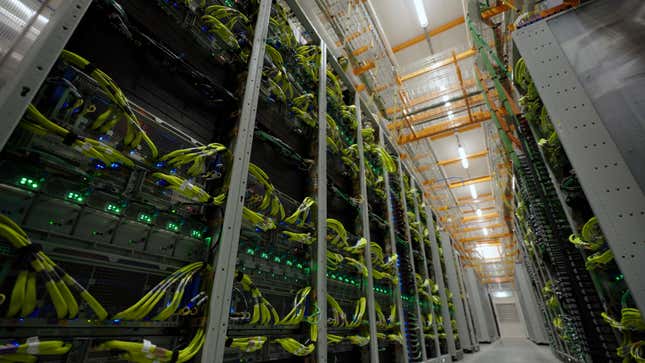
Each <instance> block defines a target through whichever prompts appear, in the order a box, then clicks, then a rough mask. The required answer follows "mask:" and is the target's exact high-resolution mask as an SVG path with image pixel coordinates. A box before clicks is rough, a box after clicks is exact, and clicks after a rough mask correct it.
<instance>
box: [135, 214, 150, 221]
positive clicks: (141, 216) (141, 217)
mask: <svg viewBox="0 0 645 363" xmlns="http://www.w3.org/2000/svg"><path fill="white" fill-rule="evenodd" d="M137 219H138V220H139V221H140V222H143V223H152V217H151V216H150V215H149V214H145V213H139V217H137Z"/></svg>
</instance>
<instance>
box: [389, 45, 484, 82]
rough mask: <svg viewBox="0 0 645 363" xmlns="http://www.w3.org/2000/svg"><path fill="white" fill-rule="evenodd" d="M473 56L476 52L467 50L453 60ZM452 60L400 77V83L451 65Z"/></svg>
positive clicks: (445, 60) (441, 61) (436, 63)
mask: <svg viewBox="0 0 645 363" xmlns="http://www.w3.org/2000/svg"><path fill="white" fill-rule="evenodd" d="M475 54H477V51H476V50H475V49H468V50H467V51H465V52H461V53H459V54H457V55H456V57H455V58H454V59H456V61H460V60H464V59H467V58H470V57H472V56H474V55H475ZM454 59H453V57H450V58H446V59H444V60H440V61H438V62H435V63H433V64H431V65H429V66H427V67H424V68H421V69H419V70H416V71H414V72H411V73H408V74H406V75H403V76H402V77H401V79H400V81H401V82H405V81H408V80H410V79H412V78H416V77H419V76H422V75H424V74H426V73H428V72H432V71H435V70H437V69H439V68H441V67H445V66H447V65H450V64H453V62H454V61H455V60H454Z"/></svg>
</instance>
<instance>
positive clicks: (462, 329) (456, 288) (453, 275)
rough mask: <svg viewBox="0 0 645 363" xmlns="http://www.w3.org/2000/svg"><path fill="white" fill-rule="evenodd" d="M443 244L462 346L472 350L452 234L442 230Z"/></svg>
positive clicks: (447, 275)
mask: <svg viewBox="0 0 645 363" xmlns="http://www.w3.org/2000/svg"><path fill="white" fill-rule="evenodd" d="M441 246H442V247H443V260H444V263H445V265H446V277H447V278H448V289H450V291H451V292H452V303H453V305H454V306H455V320H457V327H458V328H459V330H458V331H459V341H460V346H461V349H462V350H464V349H468V350H472V349H473V344H472V342H471V340H470V333H469V331H468V323H467V322H466V311H465V310H464V304H463V300H462V299H461V287H460V285H459V277H458V276H457V267H456V265H455V255H454V254H453V248H452V243H451V238H450V235H448V234H447V233H445V232H441Z"/></svg>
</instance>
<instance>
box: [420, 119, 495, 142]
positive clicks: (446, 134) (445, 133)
mask: <svg viewBox="0 0 645 363" xmlns="http://www.w3.org/2000/svg"><path fill="white" fill-rule="evenodd" d="M484 121H488V120H484ZM484 121H481V122H476V123H474V124H468V125H465V126H461V127H457V128H456V129H452V130H446V131H443V132H440V133H438V134H436V135H432V136H430V140H437V139H443V138H444V137H449V136H452V135H454V134H456V133H464V132H466V131H469V130H474V129H478V128H480V127H481V123H482V122H484Z"/></svg>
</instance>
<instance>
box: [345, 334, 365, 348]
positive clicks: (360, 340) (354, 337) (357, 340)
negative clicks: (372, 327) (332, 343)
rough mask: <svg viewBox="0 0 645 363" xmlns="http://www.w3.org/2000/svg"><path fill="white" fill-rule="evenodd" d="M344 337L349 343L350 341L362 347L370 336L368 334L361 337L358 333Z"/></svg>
mask: <svg viewBox="0 0 645 363" xmlns="http://www.w3.org/2000/svg"><path fill="white" fill-rule="evenodd" d="M345 339H347V340H348V341H349V342H350V343H352V344H354V345H358V346H359V347H364V346H366V345H368V344H369V343H370V337H369V336H366V337H362V336H360V335H350V336H348V337H346V338H345Z"/></svg>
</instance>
